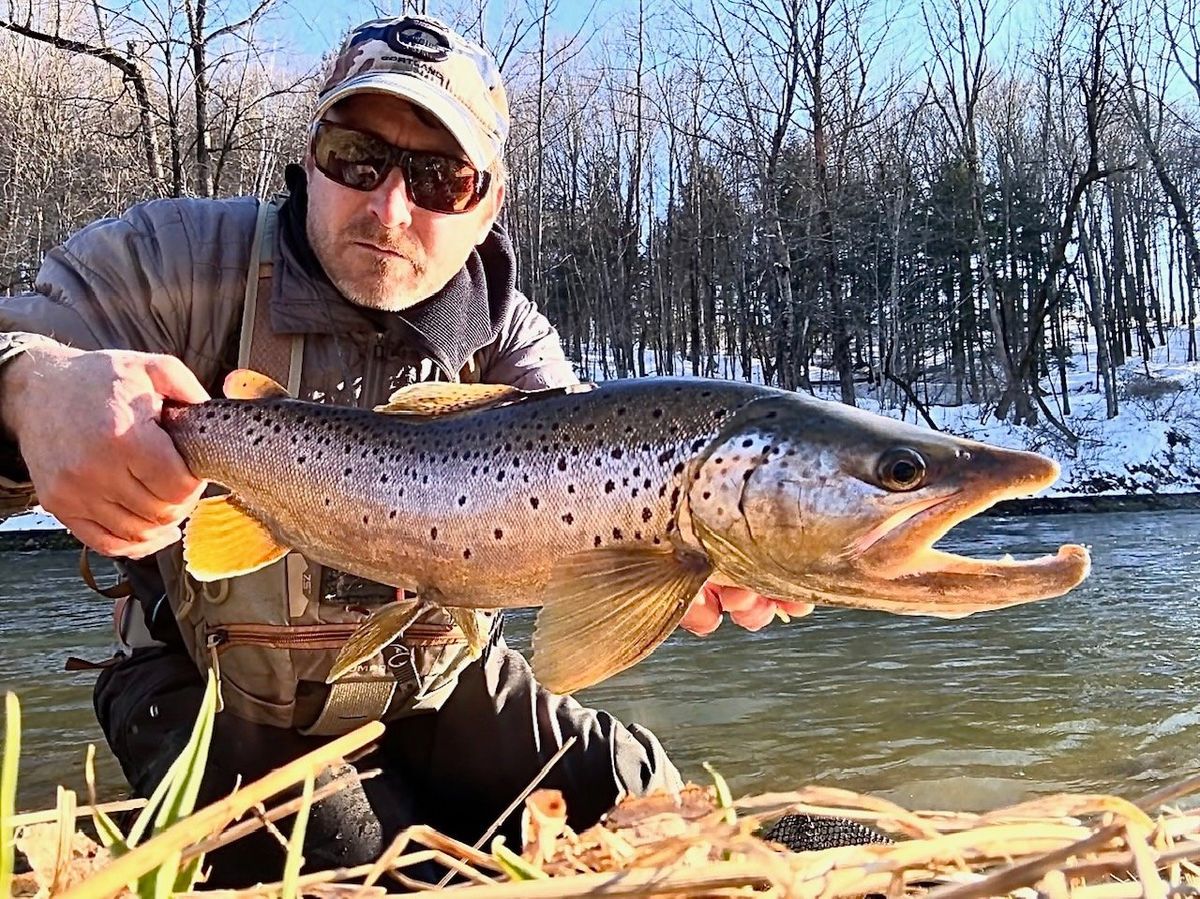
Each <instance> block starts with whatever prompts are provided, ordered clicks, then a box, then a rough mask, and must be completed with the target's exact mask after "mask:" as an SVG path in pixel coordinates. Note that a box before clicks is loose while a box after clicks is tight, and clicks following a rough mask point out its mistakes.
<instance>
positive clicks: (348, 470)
mask: <svg viewBox="0 0 1200 899" xmlns="http://www.w3.org/2000/svg"><path fill="white" fill-rule="evenodd" d="M353 472H354V469H353V468H350V467H349V466H347V467H346V469H345V470H344V471H343V472H342V475H343V476H345V477H347V478H348V477H350V475H351V474H353Z"/></svg>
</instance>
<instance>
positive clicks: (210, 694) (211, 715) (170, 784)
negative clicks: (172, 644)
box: [138, 671, 217, 899]
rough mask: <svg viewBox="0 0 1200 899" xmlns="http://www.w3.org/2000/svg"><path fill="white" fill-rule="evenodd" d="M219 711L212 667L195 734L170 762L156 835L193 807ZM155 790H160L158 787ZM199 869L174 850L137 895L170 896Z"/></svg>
mask: <svg viewBox="0 0 1200 899" xmlns="http://www.w3.org/2000/svg"><path fill="white" fill-rule="evenodd" d="M216 714H217V680H216V677H215V676H214V675H213V673H212V672H211V671H210V672H209V673H208V685H207V687H206V688H205V691H204V699H203V700H202V701H201V703H200V713H199V715H197V717H196V724H195V726H194V727H193V728H192V736H191V738H190V739H189V740H188V742H187V745H186V746H185V747H184V748H183V752H181V753H180V754H179V758H177V759H176V760H175V762H174V763H173V764H172V765H171V768H170V770H169V771H168V772H167V776H166V777H164V778H163V783H165V784H166V785H167V788H166V791H165V793H164V795H163V797H162V800H161V804H160V805H159V807H158V811H157V813H156V814H155V816H154V835H157V834H159V833H162V832H163V831H164V830H166V829H167V828H169V827H171V826H172V825H173V824H175V823H176V822H177V821H180V820H182V819H183V818H186V817H187V816H188V815H190V814H191V813H192V811H193V810H194V808H195V806H196V797H197V796H198V795H199V793H200V782H201V781H202V780H203V779H204V770H205V767H206V765H207V762H208V748H209V745H210V744H211V742H212V732H213V722H214V719H215V718H216ZM159 786H160V787H161V786H162V784H160V785H159ZM154 792H155V794H158V792H159V790H157V789H156V790H155V791H154ZM199 871H200V865H199V863H198V861H197V863H195V864H188V865H186V866H185V867H184V869H183V870H182V871H181V870H180V853H178V852H175V853H172V854H171V855H169V856H168V857H167V858H165V859H163V861H162V863H161V864H160V865H159V867H158V869H157V870H154V871H150V872H149V873H147V874H145V875H143V876H142V878H141V879H140V880H139V881H138V895H139V896H142V897H144V899H150V897H154V899H162V897H167V896H170V895H171V893H172V892H176V891H179V892H183V891H186V890H190V889H191V886H192V883H193V882H194V881H195V877H196V875H197V874H198V873H199Z"/></svg>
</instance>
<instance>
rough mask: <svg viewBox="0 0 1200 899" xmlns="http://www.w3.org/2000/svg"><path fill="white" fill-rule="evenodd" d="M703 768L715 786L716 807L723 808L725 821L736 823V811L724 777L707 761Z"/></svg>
mask: <svg viewBox="0 0 1200 899" xmlns="http://www.w3.org/2000/svg"><path fill="white" fill-rule="evenodd" d="M704 770H705V771H707V772H708V775H709V777H711V778H712V779H713V784H714V786H716V788H717V807H718V808H723V809H725V823H726V824H737V812H736V811H735V810H734V808H733V794H732V793H730V792H729V784H727V783H725V778H723V777H722V776H721V775H720V774H718V773H717V769H716V768H714V767H713V766H712V765H710V764H709V763H708V762H705V763H704Z"/></svg>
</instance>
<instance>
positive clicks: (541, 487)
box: [162, 371, 1089, 692]
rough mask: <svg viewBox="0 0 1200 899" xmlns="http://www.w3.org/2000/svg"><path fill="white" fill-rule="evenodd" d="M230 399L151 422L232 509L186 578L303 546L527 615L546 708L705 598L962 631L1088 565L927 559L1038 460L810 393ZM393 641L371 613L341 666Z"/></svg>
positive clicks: (222, 513)
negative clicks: (756, 598)
mask: <svg viewBox="0 0 1200 899" xmlns="http://www.w3.org/2000/svg"><path fill="white" fill-rule="evenodd" d="M225 390H226V395H227V397H229V398H227V399H214V400H212V401H209V402H205V403H201V404H198V405H179V404H173V403H172V404H168V405H167V406H166V408H164V410H163V416H162V424H163V427H164V428H165V429H166V431H167V433H169V434H170V435H171V437H172V439H173V440H174V442H175V444H176V446H177V447H178V449H179V451H180V453H181V454H182V456H183V458H184V459H185V460H186V462H187V464H188V466H189V467H190V468H191V470H192V472H193V473H194V474H195V475H196V476H197V477H199V478H203V479H207V480H210V481H214V482H216V483H218V484H220V485H222V486H224V487H226V488H227V489H228V490H229V491H230V494H229V495H227V496H219V497H210V498H208V499H205V500H203V501H201V503H200V505H199V506H198V507H197V509H196V511H195V513H194V514H193V516H192V517H191V519H190V520H189V522H188V524H187V526H186V530H185V537H184V546H185V559H186V562H187V566H188V569H189V571H190V573H191V574H192V575H193V576H194V577H196V578H198V579H200V580H214V579H217V578H223V577H229V576H232V575H236V574H241V573H245V572H248V571H252V570H255V569H257V568H261V567H262V566H264V565H267V564H270V563H271V562H273V561H275V560H277V559H279V558H280V557H282V556H283V555H284V554H285V553H286V552H287V551H288V550H289V549H291V548H294V549H297V550H299V551H301V552H302V553H303V554H304V555H305V556H308V557H310V558H312V559H313V560H315V561H317V562H320V563H322V564H324V565H329V566H333V567H335V568H339V569H342V570H345V571H349V572H351V573H354V574H357V575H359V576H362V577H366V578H371V579H372V580H376V581H380V582H382V583H385V584H391V585H393V586H396V587H403V588H406V589H411V590H413V591H415V592H416V594H417V595H418V596H419V597H420V598H421V600H423V601H424V602H428V603H437V604H440V605H442V606H445V607H448V608H450V609H455V608H484V609H495V608H504V607H515V606H541V607H542V608H541V611H540V612H539V614H538V619H537V627H536V631H535V634H534V638H533V646H534V653H533V667H534V672H535V674H536V675H537V677H538V678H539V679H540V680H541V682H542V683H543V684H545V685H546V686H547V687H548V688H550V689H551V690H555V691H558V692H570V691H572V690H576V689H579V688H581V687H585V686H588V685H590V684H593V683H596V682H597V681H600V680H602V679H604V678H606V677H608V676H609V675H611V674H614V673H615V672H617V671H620V670H622V669H624V668H627V667H629V666H630V665H632V664H634V663H635V662H637V661H638V660H639V659H641V658H643V657H645V656H646V655H647V654H649V653H650V652H651V651H652V650H653V649H654V647H656V646H657V645H658V644H659V643H661V642H662V641H663V640H665V639H666V638H667V636H668V635H669V634H670V633H671V631H672V630H673V629H674V628H675V626H676V625H677V624H678V622H679V620H680V618H681V617H682V615H683V613H684V611H685V610H686V609H687V607H688V605H689V603H690V601H691V600H692V598H693V597H695V596H696V594H697V592H698V591H699V589H700V587H701V586H702V584H703V583H704V582H705V580H706V579H708V578H714V579H716V580H718V581H719V582H722V583H727V584H734V585H738V586H742V587H746V588H749V589H750V590H754V591H756V592H758V593H762V594H765V595H768V596H774V597H778V598H783V599H790V600H795V601H800V602H811V603H815V604H826V605H836V606H851V607H854V608H861V609H879V610H883V611H887V612H893V613H897V614H905V615H912V614H926V615H934V616H939V617H960V616H964V615H969V614H971V613H973V612H978V611H981V610H984V609H995V608H1000V607H1002V606H1008V605H1013V604H1016V603H1022V602H1027V601H1030V600H1035V599H1042V598H1046V597H1051V596H1057V595H1059V594H1062V593H1065V592H1066V591H1067V590H1069V589H1071V588H1072V587H1074V586H1075V585H1076V584H1078V583H1079V582H1080V581H1081V580H1083V578H1084V577H1086V575H1087V572H1088V569H1089V558H1088V554H1087V551H1086V550H1085V549H1083V548H1082V547H1079V546H1064V547H1062V548H1061V549H1059V551H1058V553H1057V554H1056V555H1053V556H1047V557H1044V558H1040V559H1036V560H1032V561H1017V560H1014V559H1011V558H1008V557H1006V558H1004V559H1000V560H996V561H985V560H980V559H971V558H966V557H962V556H957V555H951V554H949V553H945V552H942V551H939V550H936V549H934V548H933V543H934V542H935V541H936V540H937V539H938V538H940V537H941V536H942V535H943V534H945V533H946V532H947V531H948V530H949V529H950V528H951V527H953V526H954V525H955V524H957V523H958V522H960V521H962V520H963V519H965V518H968V517H970V516H972V515H974V514H976V513H977V512H980V511H981V510H983V509H985V508H987V507H988V506H990V505H992V504H993V503H995V502H997V501H999V500H1002V499H1006V498H1010V497H1016V496H1022V495H1026V494H1029V493H1033V492H1036V491H1038V490H1040V489H1042V488H1044V487H1046V486H1048V485H1049V484H1051V483H1052V482H1053V481H1054V479H1055V478H1056V477H1057V474H1058V466H1057V465H1056V464H1055V463H1054V462H1053V461H1051V460H1049V459H1047V458H1044V457H1042V456H1039V455H1036V454H1034V453H1027V452H1017V451H1013V450H1007V449H1000V448H997V447H992V446H987V445H984V444H981V443H977V442H973V441H969V440H962V439H959V438H957V437H951V436H948V435H945V434H941V433H937V432H934V431H929V430H925V429H922V428H918V427H915V426H913V425H909V424H905V423H903V422H898V421H894V420H892V419H888V418H884V417H882V416H878V415H873V414H870V413H867V412H863V411H861V410H858V409H853V408H850V407H847V406H844V405H840V404H836V403H832V402H825V401H821V400H816V399H813V398H811V397H808V396H805V395H802V394H797V393H790V392H785V391H781V390H776V389H772V388H768V387H761V386H755V385H751V384H742V383H734V382H727V381H714V380H700V379H680V380H674V379H666V378H655V379H643V380H628V381H611V382H606V383H603V384H600V385H598V386H595V385H582V386H579V387H573V388H564V389H552V390H544V391H536V392H523V391H519V390H516V389H514V388H509V387H502V386H496V385H458V384H439V383H434V384H417V385H413V386H411V387H408V388H405V389H403V390H401V391H399V392H397V393H396V394H395V395H394V396H393V397H392V398H391V401H390V402H389V404H388V405H387V406H382V407H379V408H378V409H377V410H376V411H367V410H358V409H349V408H339V407H333V406H325V405H320V404H316V403H311V402H303V401H300V400H295V399H291V398H289V397H287V395H286V394H285V393H284V392H283V390H282V388H280V387H279V386H278V385H276V384H274V382H271V381H269V380H268V379H266V378H264V377H262V376H261V375H255V374H254V373H252V372H244V371H243V372H235V373H234V374H233V375H231V376H230V378H229V379H228V380H227V381H226V388H225ZM394 605H396V606H397V607H399V606H400V604H394ZM385 608H387V607H385ZM389 615H390V617H389ZM401 617H403V620H405V621H407V620H410V618H411V616H408V617H404V616H401ZM396 622H397V617H396V615H395V614H393V613H384V614H382V615H380V614H379V613H377V616H376V619H372V620H371V621H370V622H368V624H367V625H365V626H364V627H365V630H364V631H363V633H362V637H361V639H359V640H358V641H357V643H356V648H357V649H358V650H363V647H364V645H365V647H366V649H365V651H363V652H359V654H358V656H357V658H356V659H351V660H350V662H351V664H352V663H353V662H354V661H356V660H357V659H361V658H362V657H364V655H369V654H371V652H373V651H374V650H375V649H378V648H379V646H380V645H381V644H383V643H386V642H388V641H390V640H391V639H393V638H394V637H395V636H396V629H397V627H396ZM364 641H365V642H364ZM352 642H354V641H352ZM344 667H345V666H342V668H341V669H339V671H335V672H334V675H336V674H337V673H339V672H340V670H342V669H344Z"/></svg>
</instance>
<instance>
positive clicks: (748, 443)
mask: <svg viewBox="0 0 1200 899" xmlns="http://www.w3.org/2000/svg"><path fill="white" fill-rule="evenodd" d="M752 446H754V440H753V438H751V437H747V438H746V439H745V440H743V441H742V449H749V448H750V447H752Z"/></svg>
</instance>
